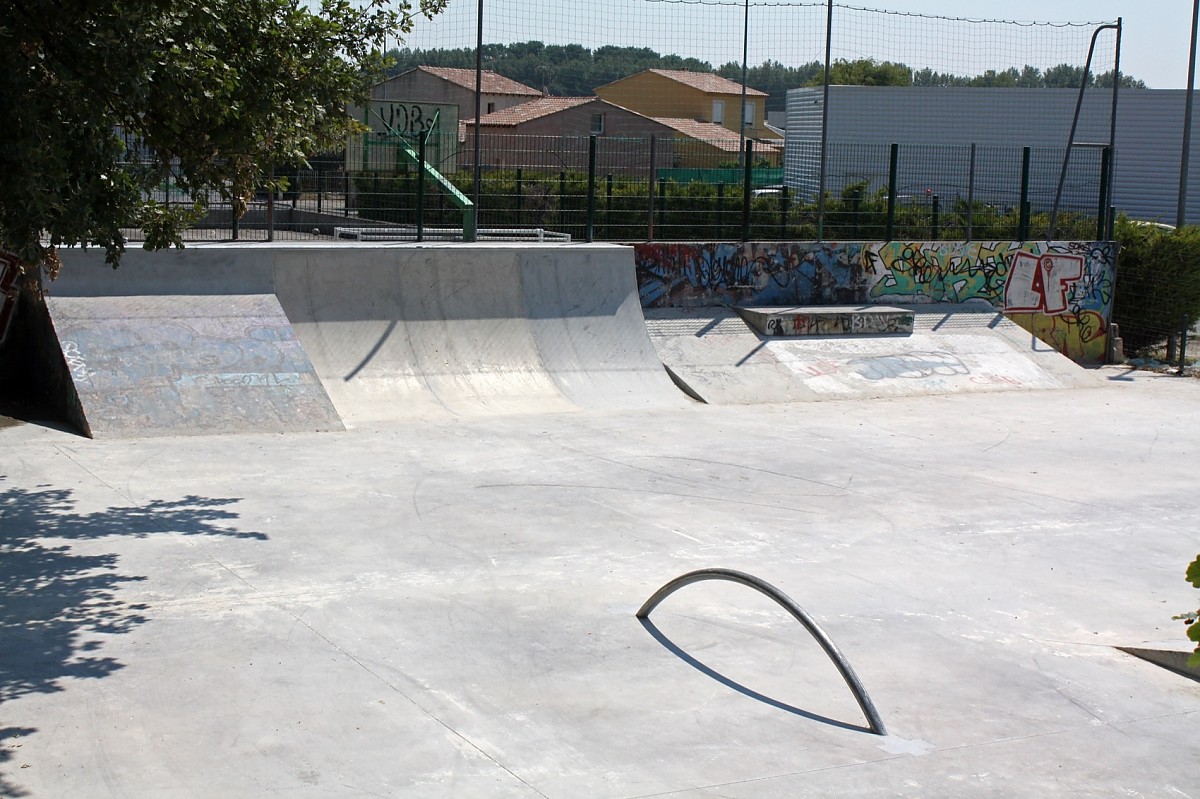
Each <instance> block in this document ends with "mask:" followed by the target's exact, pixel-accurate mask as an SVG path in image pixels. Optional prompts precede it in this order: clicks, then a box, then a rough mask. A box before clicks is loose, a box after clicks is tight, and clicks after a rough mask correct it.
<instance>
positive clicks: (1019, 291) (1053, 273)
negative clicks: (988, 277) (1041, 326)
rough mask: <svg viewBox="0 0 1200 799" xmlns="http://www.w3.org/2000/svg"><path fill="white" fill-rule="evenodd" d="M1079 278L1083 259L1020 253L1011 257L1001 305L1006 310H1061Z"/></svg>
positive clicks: (1062, 255)
mask: <svg viewBox="0 0 1200 799" xmlns="http://www.w3.org/2000/svg"><path fill="white" fill-rule="evenodd" d="M1081 277H1083V259H1082V258H1080V257H1079V256H1077V255H1066V254H1063V253H1054V254H1050V253H1047V254H1044V255H1040V256H1038V255H1033V254H1032V253H1027V252H1019V253H1017V254H1016V255H1015V256H1014V257H1013V263H1012V273H1011V275H1010V277H1009V279H1008V289H1007V290H1006V291H1005V294H1004V305H1005V307H1006V309H1007V310H1009V311H1043V312H1045V313H1048V314H1060V313H1063V312H1065V311H1066V310H1067V296H1068V292H1069V291H1071V288H1072V286H1073V284H1074V283H1075V281H1077V280H1079V279H1080V278H1081Z"/></svg>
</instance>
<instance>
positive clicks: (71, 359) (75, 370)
mask: <svg viewBox="0 0 1200 799" xmlns="http://www.w3.org/2000/svg"><path fill="white" fill-rule="evenodd" d="M62 353H63V359H64V360H66V362H67V369H68V370H70V372H71V378H72V379H73V380H75V382H77V383H81V382H83V381H85V380H87V379H88V378H89V377H91V376H92V375H94V374H96V373H95V372H94V371H92V370H90V369H88V366H87V361H85V360H84V358H83V353H82V352H80V350H79V344H77V343H76V342H74V341H64V342H63V343H62Z"/></svg>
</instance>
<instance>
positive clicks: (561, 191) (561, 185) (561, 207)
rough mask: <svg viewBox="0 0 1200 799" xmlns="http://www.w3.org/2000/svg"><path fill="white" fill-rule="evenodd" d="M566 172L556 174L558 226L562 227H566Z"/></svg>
mask: <svg viewBox="0 0 1200 799" xmlns="http://www.w3.org/2000/svg"><path fill="white" fill-rule="evenodd" d="M566 203H567V170H565V169H564V170H562V171H560V172H559V173H558V224H559V225H560V226H562V227H566V225H567V209H566Z"/></svg>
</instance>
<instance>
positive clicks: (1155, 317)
mask: <svg viewBox="0 0 1200 799" xmlns="http://www.w3.org/2000/svg"><path fill="white" fill-rule="evenodd" d="M1114 235H1115V237H1116V239H1117V241H1119V242H1120V244H1121V256H1120V260H1119V261H1118V264H1117V290H1116V294H1115V295H1114V298H1113V321H1114V322H1116V323H1117V324H1118V325H1119V326H1120V329H1121V338H1122V339H1124V341H1125V350H1126V352H1130V353H1138V352H1142V351H1147V350H1152V349H1155V348H1157V347H1159V346H1160V345H1161V344H1162V343H1163V341H1165V340H1166V339H1167V338H1169V337H1170V336H1173V335H1175V334H1176V333H1178V332H1179V331H1180V330H1182V329H1183V328H1185V327H1191V326H1192V325H1194V324H1195V323H1196V322H1197V321H1198V320H1200V271H1198V270H1197V269H1196V264H1197V263H1200V228H1197V227H1194V226H1186V227H1182V228H1179V229H1178V230H1173V229H1169V228H1165V227H1160V226H1158V225H1153V224H1148V223H1146V222H1137V221H1133V220H1130V219H1129V218H1127V217H1125V216H1121V217H1118V219H1117V224H1116V227H1115V230H1114Z"/></svg>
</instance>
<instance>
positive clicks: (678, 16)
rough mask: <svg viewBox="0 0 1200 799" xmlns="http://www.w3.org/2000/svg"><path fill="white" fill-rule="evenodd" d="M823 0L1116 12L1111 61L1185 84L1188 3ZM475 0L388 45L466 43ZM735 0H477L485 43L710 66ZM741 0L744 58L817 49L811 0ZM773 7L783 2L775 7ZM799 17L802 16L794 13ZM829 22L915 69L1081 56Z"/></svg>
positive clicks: (1074, 42)
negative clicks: (1116, 54) (614, 48)
mask: <svg viewBox="0 0 1200 799" xmlns="http://www.w3.org/2000/svg"><path fill="white" fill-rule="evenodd" d="M714 2H715V3H717V4H719V5H714ZM835 2H836V3H837V5H838V6H846V7H859V8H870V9H878V10H883V11H893V12H909V13H910V14H927V15H936V16H945V17H954V18H962V17H968V18H973V19H1003V20H1013V21H1022V22H1026V21H1037V22H1109V21H1115V20H1116V19H1117V18H1118V17H1121V18H1123V22H1124V30H1123V36H1122V49H1121V71H1122V72H1123V73H1125V74H1129V75H1133V76H1134V77H1137V78H1139V79H1141V80H1143V81H1145V82H1146V83H1147V84H1148V85H1149V86H1150V87H1151V88H1156V89H1170V88H1183V87H1185V86H1186V85H1187V72H1188V50H1189V46H1190V34H1191V28H1192V5H1193V4H1192V3H1189V2H1187V0H1155V1H1154V2H1151V0H1140V1H1139V2H1131V1H1130V0H1057V1H1056V0H1040V2H1037V1H1035V0H1004V2H995V1H994V0H986V1H985V2H969V3H968V2H964V1H963V0H835ZM477 3H478V0H450V4H449V6H448V8H447V10H446V11H445V12H443V13H442V14H441V15H439V16H438V17H437V18H435V19H434V20H433V21H432V22H421V23H420V24H418V26H417V27H416V29H415V30H414V31H413V32H412V33H411V34H409V35H408V36H407V37H406V38H405V40H404V41H403V42H398V43H400V44H404V45H407V46H410V47H434V46H441V47H473V46H474V41H475V13H476V8H477ZM631 4H632V5H631ZM741 4H742V0H640V2H639V0H484V19H485V25H484V27H485V31H486V32H485V41H486V42H497V43H509V42H517V41H529V40H540V41H544V42H546V43H560V44H565V43H568V42H574V43H578V44H582V45H584V46H587V47H597V46H599V45H601V44H615V45H631V46H639V47H651V48H652V49H655V50H657V51H658V52H660V53H664V54H665V53H669V52H674V53H676V54H679V55H684V56H692V57H699V58H701V59H702V60H706V61H709V62H710V63H712V64H713V65H714V66H719V65H720V64H722V63H726V62H728V61H734V60H737V61H740V59H741V36H740V33H741V21H740V18H741V14H742V12H741V11H739V7H740V6H741ZM750 5H751V11H752V15H753V18H754V20H755V21H754V22H752V23H751V40H752V44H751V46H750V48H749V49H750V53H749V60H750V63H751V64H752V65H754V64H757V63H760V62H762V61H764V60H766V59H768V58H770V59H775V60H779V61H782V62H783V63H785V64H787V65H789V66H792V65H795V64H797V63H802V62H806V61H811V60H814V58H815V57H816V56H818V55H820V54H823V52H824V10H823V7H824V3H823V2H819V0H818V1H814V0H750ZM784 5H791V6H792V7H791V8H782V7H781V6H784ZM720 6H723V7H720ZM801 6H803V7H806V8H799V7H801ZM760 7H761V11H760V10H758V9H759V8H760ZM631 9H636V11H631ZM784 14H787V15H788V16H786V17H785V16H783V15H784ZM635 16H636V18H632V17H635ZM801 18H803V21H802V22H797V21H796V20H800V19H801ZM667 20H669V21H667ZM784 20H786V22H784ZM835 20H840V21H841V22H842V25H841V26H840V27H839V26H838V25H837V22H836V21H835V29H836V30H837V31H838V33H837V34H836V35H835V42H836V43H835V57H847V58H855V57H876V58H877V59H878V60H889V59H891V60H897V61H901V62H903V63H905V64H908V65H909V66H912V67H913V68H916V69H919V68H922V67H929V68H932V69H935V70H938V71H949V72H953V73H955V74H978V73H979V72H981V71H982V70H983V69H991V68H995V69H1003V68H1007V67H1008V66H1017V67H1020V66H1022V65H1023V64H1027V63H1028V64H1033V65H1035V66H1039V67H1041V68H1045V67H1047V66H1050V65H1053V64H1058V63H1063V62H1067V63H1072V64H1076V65H1082V63H1083V61H1084V59H1085V58H1086V55H1087V41H1088V38H1089V37H1090V35H1091V29H1090V28H1083V27H1080V28H1063V29H1050V28H1045V27H1040V28H1036V29H1034V30H1035V32H1034V33H1031V34H1030V35H1029V37H1026V38H1022V37H1023V36H1025V34H1024V33H1023V32H1022V29H1020V28H1017V27H1016V26H1006V27H1005V28H1004V30H1003V32H1000V31H999V28H994V29H992V30H995V31H996V32H995V33H984V34H983V36H982V37H978V38H976V39H974V40H970V41H968V37H967V36H960V35H959V34H960V32H962V31H964V30H968V31H970V32H971V33H972V34H974V32H975V31H987V30H989V28H988V26H965V25H961V24H959V25H955V24H953V23H945V22H928V21H926V22H922V21H919V20H913V19H911V18H905V17H903V16H896V15H891V16H889V15H879V14H863V13H860V12H856V11H851V10H844V11H842V10H838V11H836V12H835ZM1058 31H1061V32H1058ZM989 36H990V37H991V38H988V37H989ZM1103 37H1109V38H1103ZM1031 42H1032V44H1030V43H1031ZM1114 43H1115V36H1114V35H1113V34H1102V38H1101V39H1100V40H1099V45H1098V54H1097V60H1096V67H1097V69H1096V71H1097V72H1104V71H1107V70H1108V69H1111V67H1112V60H1113V49H1114V48H1113V44H1114ZM1025 48H1028V49H1025Z"/></svg>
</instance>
